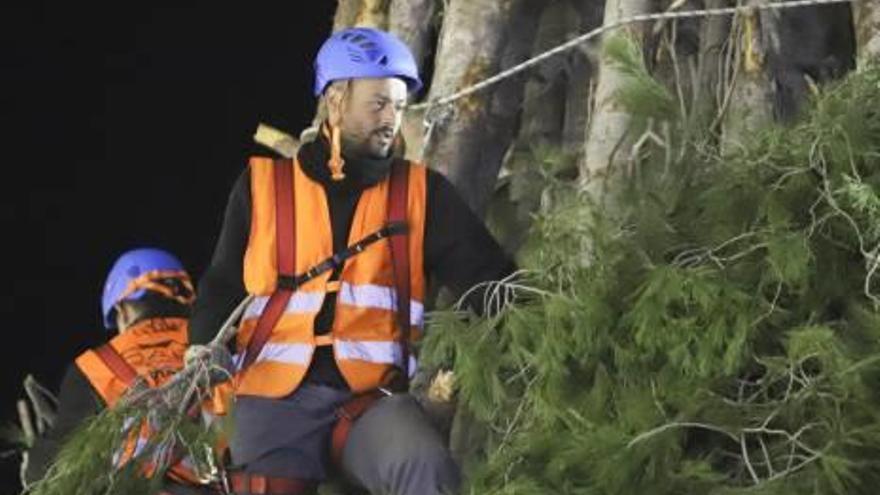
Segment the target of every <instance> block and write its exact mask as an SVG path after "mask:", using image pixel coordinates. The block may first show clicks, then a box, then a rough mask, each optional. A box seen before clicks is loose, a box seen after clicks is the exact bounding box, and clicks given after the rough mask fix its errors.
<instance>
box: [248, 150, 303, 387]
mask: <svg viewBox="0 0 880 495" xmlns="http://www.w3.org/2000/svg"><path fill="white" fill-rule="evenodd" d="M293 167H294V165H293V160H291V159H279V160H275V167H274V170H275V235H276V236H277V239H276V241H275V245H276V246H277V247H276V249H277V251H278V256H277V258H278V259H277V263H278V281H277V282H276V287H275V292H273V293H272V296H270V297H269V302H267V303H266V309H265V310H264V311H263V314H262V315H260V319H259V320H257V327H256V328H255V329H254V333H253V335H252V336H251V339H250V341H249V342H248V346H247V350H246V351H245V356H244V361H243V362H242V365H241V369H240V371H244V370H246V369H247V368H248V367H250V365H251V364H253V363H254V361H255V360H256V359H257V356H259V355H260V351H262V350H263V346H265V345H266V342H268V341H269V335H270V334H271V333H272V329H274V328H275V325H277V324H278V320H279V319H281V315H282V314H283V313H284V308H285V307H287V303H288V302H289V301H290V298H291V296H292V295H293V288H292V286H291V285H292V284H287V283H283V281H286V280H291V279H293V278H294V276H295V273H294V270H296V223H295V222H296V215H295V214H294V201H295V199H296V198H295V195H294V187H293V176H294V174H293Z"/></svg>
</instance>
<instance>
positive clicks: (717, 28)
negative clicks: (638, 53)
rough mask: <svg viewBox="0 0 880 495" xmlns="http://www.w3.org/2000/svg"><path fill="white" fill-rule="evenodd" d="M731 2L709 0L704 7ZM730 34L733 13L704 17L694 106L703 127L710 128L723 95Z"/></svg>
mask: <svg viewBox="0 0 880 495" xmlns="http://www.w3.org/2000/svg"><path fill="white" fill-rule="evenodd" d="M729 5H730V0H706V2H705V8H707V9H718V8H722V7H727V6H729ZM729 38H730V17H729V16H713V17H709V18H707V19H704V20H703V22H702V26H701V28H700V55H699V65H698V67H697V80H698V84H697V86H696V88H694V108H693V111H692V112H691V120H692V121H693V122H695V123H697V125H698V126H699V127H700V128H707V130H708V131H709V132H717V131H718V129H716V128H709V126H711V125H712V124H713V123H714V122H715V118H716V116H717V114H718V109H719V108H721V102H722V101H723V99H724V95H723V91H719V88H723V85H722V82H723V81H722V79H721V73H722V66H723V64H724V53H725V47H726V46H727V40H728V39H729Z"/></svg>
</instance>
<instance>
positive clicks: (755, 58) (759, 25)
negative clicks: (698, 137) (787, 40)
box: [721, 0, 779, 153]
mask: <svg viewBox="0 0 880 495" xmlns="http://www.w3.org/2000/svg"><path fill="white" fill-rule="evenodd" d="M749 3H750V4H752V5H758V4H761V3H766V0H749ZM774 16H775V14H774V13H772V12H764V13H761V14H759V13H756V12H751V13H747V14H744V15H742V16H737V18H736V20H735V21H734V36H735V37H736V39H737V43H738V45H737V48H736V49H735V50H734V53H733V62H732V65H731V66H730V67H732V70H733V76H732V81H731V87H730V89H729V90H728V94H727V95H726V100H727V101H726V102H725V108H724V109H723V110H722V111H724V122H723V130H722V136H721V143H722V150H723V152H725V153H728V152H730V151H731V150H733V149H736V148H738V147H739V146H741V144H742V142H743V141H744V140H748V134H749V132H750V131H752V130H754V129H756V128H759V127H761V126H764V125H766V124H767V123H769V122H771V121H772V120H773V84H772V81H771V78H770V75H769V73H768V71H767V60H768V58H769V57H770V55H771V53H770V50H774V49H775V50H778V49H779V47H778V37H777V35H776V25H775V20H774Z"/></svg>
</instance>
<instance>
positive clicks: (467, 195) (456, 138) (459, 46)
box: [424, 0, 539, 215]
mask: <svg viewBox="0 0 880 495" xmlns="http://www.w3.org/2000/svg"><path fill="white" fill-rule="evenodd" d="M538 3H539V2H538V1H537V0H450V1H449V3H448V4H447V6H448V10H447V11H446V12H445V15H444V22H443V27H442V29H441V33H440V41H439V45H438V49H437V56H436V59H435V71H434V77H433V80H432V83H431V89H430V93H429V95H430V96H429V99H435V98H439V97H442V96H445V95H449V94H451V93H453V92H455V91H456V90H458V89H461V88H464V87H467V86H470V85H472V84H474V83H477V82H479V81H482V80H484V79H486V78H488V77H490V76H492V75H494V74H496V73H497V72H498V71H499V70H501V69H502V68H504V67H507V66H509V64H511V63H514V62H518V61H521V60H523V59H524V56H525V54H526V53H528V49H529V48H530V47H531V44H532V40H533V39H534V32H535V29H536V25H537V16H536V15H535V14H534V9H535V8H537V7H536V6H537V4H538ZM517 51H520V53H516V52H517ZM522 86H523V78H522V77H515V78H512V79H509V80H507V81H504V82H502V83H500V84H499V85H497V86H495V87H493V88H489V89H487V90H485V91H482V92H479V93H477V94H473V95H471V96H469V97H467V98H464V99H462V100H459V101H458V102H456V103H455V115H454V116H453V117H452V118H451V119H449V120H448V121H446V122H440V123H437V124H436V125H435V126H434V129H433V131H432V136H431V140H430V142H428V143H425V149H424V155H425V158H426V161H427V162H428V163H429V164H430V165H431V166H432V167H434V168H436V169H437V170H439V171H441V172H442V173H444V174H445V175H446V176H447V177H448V178H449V179H450V181H452V183H453V184H455V186H456V187H457V188H458V191H459V193H460V194H461V195H462V197H463V198H464V199H465V201H467V203H468V204H469V205H470V206H471V208H473V209H474V211H475V212H477V213H478V214H480V215H482V214H484V213H485V210H486V206H487V204H488V200H489V198H490V196H491V193H492V189H493V187H494V185H495V181H496V180H497V178H498V171H499V169H500V167H501V162H502V159H503V157H504V154H505V153H506V151H507V149H508V147H509V145H510V142H511V139H512V136H513V135H514V131H515V128H516V125H515V124H516V122H515V120H516V119H515V117H516V115H517V114H518V112H519V110H520V107H521V100H522Z"/></svg>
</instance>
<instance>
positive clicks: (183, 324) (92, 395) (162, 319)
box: [25, 248, 217, 495]
mask: <svg viewBox="0 0 880 495" xmlns="http://www.w3.org/2000/svg"><path fill="white" fill-rule="evenodd" d="M194 298H195V293H194V291H193V287H192V283H191V281H190V277H189V274H188V273H187V272H186V270H185V269H184V267H183V265H182V264H181V262H180V261H179V260H178V259H177V258H176V257H175V256H174V255H173V254H171V253H169V252H167V251H164V250H161V249H156V248H140V249H133V250H131V251H128V252H126V253H124V254H123V255H122V256H120V257H119V259H117V260H116V262H115V263H114V264H113V268H112V269H111V270H110V274H109V275H108V276H107V281H106V283H105V284H104V293H103V297H102V301H101V305H102V312H103V317H104V318H103V319H104V325H105V327H106V328H107V329H108V330H111V331H114V332H115V331H118V334H117V335H115V336H114V337H113V338H112V339H110V341H109V342H107V343H106V344H104V345H101V346H99V347H96V348H94V349H90V350H87V351H86V352H84V353H82V354H81V355H80V356H78V357H77V358H76V361H75V363H74V364H73V365H71V366H70V368H69V369H68V370H67V373H66V374H65V376H64V379H63V381H62V383H61V390H60V394H59V403H58V416H57V418H56V423H55V426H54V427H53V428H52V429H51V430H50V431H49V432H48V433H47V434H46V436H44V437H40V438H38V439H37V440H36V442H35V443H34V446H33V448H31V450H30V452H29V461H28V465H27V472H26V475H25V478H26V481H27V483H28V484H31V483H34V482H37V481H38V480H39V479H41V478H42V477H43V476H44V475H45V474H46V471H47V470H48V469H49V466H50V464H51V462H52V461H53V459H54V457H55V456H56V454H57V453H58V451H59V449H60V448H61V446H62V445H63V443H64V441H66V440H67V438H68V436H69V435H70V434H71V433H72V432H73V431H75V430H76V428H77V427H79V426H81V425H82V424H83V423H84V422H85V421H86V420H87V419H88V418H89V417H91V416H92V415H94V414H97V413H98V412H100V411H101V410H103V409H104V408H111V409H112V408H114V407H115V406H116V405H117V403H118V402H119V400H120V399H121V398H122V397H123V396H124V395H125V394H126V392H128V391H129V390H130V389H131V387H133V386H135V384H136V382H137V381H139V380H142V381H143V382H144V383H145V384H146V385H147V386H149V387H151V388H152V387H158V386H161V385H162V384H164V383H166V382H167V381H168V380H170V379H171V377H173V376H174V374H175V373H177V372H178V371H180V370H181V369H182V368H183V366H184V351H185V350H186V348H187V345H188V335H187V333H188V328H187V326H188V320H189V314H190V309H191V305H192V302H193V299H194ZM148 441H150V436H149V429H148V428H142V429H141V435H140V436H138V437H137V438H131V439H129V441H128V442H126V443H125V444H124V445H120V448H119V450H118V451H117V452H116V453H115V455H114V458H115V462H116V465H117V467H119V466H122V465H125V464H126V463H127V462H129V461H130V460H131V459H133V458H135V457H136V456H139V455H140V454H141V453H143V450H142V449H143V448H144V445H145V444H146V442H148ZM138 462H142V463H144V465H143V468H144V471H145V472H144V475H145V476H152V474H153V469H154V467H153V466H151V465H150V464H149V463H148V462H146V460H145V459H140V458H138ZM162 484H163V485H164V486H163V488H162V490H161V491H160V492H159V495H172V494H173V495H198V494H210V493H217V492H216V491H215V490H214V488H213V487H212V486H210V485H208V484H206V483H205V482H203V481H202V480H201V479H200V478H199V476H198V475H197V473H196V472H195V471H194V470H193V469H192V465H191V464H190V463H189V459H188V458H186V457H184V456H182V455H181V457H180V460H179V461H178V462H176V463H175V464H174V465H173V466H172V467H171V468H170V469H169V470H168V471H167V476H166V478H165V479H164V481H163V483H162Z"/></svg>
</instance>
